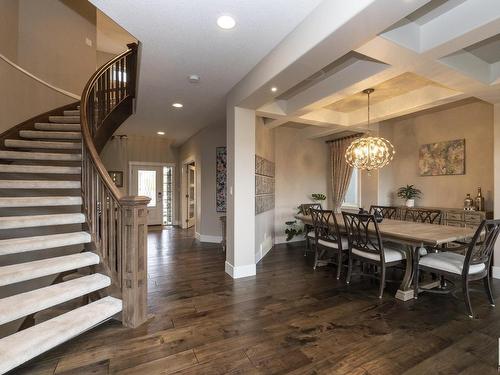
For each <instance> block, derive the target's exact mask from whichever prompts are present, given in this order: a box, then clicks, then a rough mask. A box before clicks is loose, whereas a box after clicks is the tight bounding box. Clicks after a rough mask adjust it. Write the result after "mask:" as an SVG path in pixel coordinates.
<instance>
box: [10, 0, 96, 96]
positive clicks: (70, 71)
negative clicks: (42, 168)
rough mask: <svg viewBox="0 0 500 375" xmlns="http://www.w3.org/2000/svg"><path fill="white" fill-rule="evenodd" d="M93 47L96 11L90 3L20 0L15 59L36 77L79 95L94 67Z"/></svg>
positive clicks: (61, 0)
mask: <svg viewBox="0 0 500 375" xmlns="http://www.w3.org/2000/svg"><path fill="white" fill-rule="evenodd" d="M87 38H88V39H89V40H90V41H91V42H92V46H88V45H87V44H86V43H85V40H86V39H87ZM95 46H96V10H95V7H94V6H93V5H92V4H91V3H90V2H88V1H80V0H37V1H33V0H19V36H18V59H17V60H18V64H19V65H20V66H22V67H23V68H25V69H26V70H28V71H29V72H31V73H33V74H34V75H36V76H37V77H40V78H42V79H43V80H45V81H47V82H50V83H51V84H53V85H55V86H58V87H61V88H63V89H65V90H68V91H70V92H73V93H75V94H77V95H80V94H81V92H82V90H83V87H84V86H85V84H86V83H87V81H88V79H89V78H90V76H91V75H92V73H93V72H94V71H95V68H96V48H95Z"/></svg>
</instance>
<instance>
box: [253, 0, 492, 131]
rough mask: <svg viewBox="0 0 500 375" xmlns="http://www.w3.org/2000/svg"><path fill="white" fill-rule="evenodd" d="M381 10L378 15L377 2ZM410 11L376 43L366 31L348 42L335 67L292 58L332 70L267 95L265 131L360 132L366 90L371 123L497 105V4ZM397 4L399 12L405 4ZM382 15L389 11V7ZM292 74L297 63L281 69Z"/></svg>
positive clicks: (320, 58) (467, 0)
mask: <svg viewBox="0 0 500 375" xmlns="http://www.w3.org/2000/svg"><path fill="white" fill-rule="evenodd" d="M374 3H377V1H373V2H372V5H374ZM380 3H381V7H382V8H381V9H384V8H383V5H382V3H383V1H380ZM410 3H411V5H415V8H414V9H413V10H411V11H409V12H408V13H407V14H404V15H403V16H402V17H400V18H399V19H395V20H394V21H393V22H392V24H389V25H387V26H386V27H385V28H384V29H383V30H380V31H379V32H378V33H376V34H374V35H373V34H372V35H369V32H368V31H367V32H366V34H363V35H362V36H363V37H364V40H363V41H361V40H362V38H360V39H359V40H354V39H353V38H351V40H352V41H351V43H350V44H349V42H348V41H347V42H346V45H350V47H351V49H350V51H345V50H344V52H343V53H342V54H340V53H337V56H336V58H335V59H333V60H327V57H326V56H325V53H323V54H320V53H317V52H316V51H314V49H311V50H310V51H309V52H306V53H304V55H303V56H302V58H301V59H302V60H299V59H297V58H296V60H297V61H306V60H308V59H310V58H311V56H313V55H314V56H315V57H316V59H317V60H316V62H317V65H320V64H321V65H322V66H323V67H333V69H330V70H326V71H325V68H320V69H316V70H315V71H310V72H309V73H307V74H306V73H305V72H304V76H305V77H306V79H304V78H302V79H301V80H297V81H296V82H290V81H293V79H294V77H292V76H289V79H288V82H289V84H290V88H286V87H284V92H282V93H277V94H276V95H274V98H273V97H271V98H269V93H267V98H268V99H267V100H265V101H263V100H261V101H260V103H261V104H259V105H257V106H256V107H255V108H256V110H257V114H258V115H260V116H263V117H266V121H265V124H266V126H267V127H269V128H272V127H277V126H282V125H284V124H289V123H290V122H293V123H302V124H306V125H308V126H307V127H306V128H304V129H302V130H301V131H302V132H303V134H304V136H307V137H310V138H320V137H325V136H329V135H333V134H336V133H342V132H345V131H364V130H366V129H365V125H366V105H367V98H366V94H363V93H362V91H363V90H364V89H366V88H370V87H371V88H375V92H374V94H372V96H371V104H372V107H371V115H372V116H371V117H372V121H373V122H380V121H384V120H388V119H392V118H395V117H399V116H406V115H409V114H411V113H415V112H420V111H425V110H431V109H433V108H437V107H440V106H444V105H449V104H450V103H454V102H459V101H460V102H462V101H463V100H465V99H468V98H475V99H478V100H482V101H486V102H489V103H492V104H499V103H500V34H499V30H500V1H498V0H481V1H477V0H448V1H442V0H433V1H428V0H427V1H421V2H417V1H408V2H406V4H410ZM417 3H418V4H417ZM392 4H394V5H396V3H394V2H393V3H392ZM397 4H399V5H400V6H401V7H402V6H403V2H401V3H397ZM385 9H386V10H387V9H389V8H388V7H387V3H385ZM407 9H410V7H408V8H407ZM369 12H370V10H368V8H366V9H364V10H363V11H362V12H361V14H363V15H366V19H367V20H368V19H369V18H368V14H369ZM359 14H360V13H358V15H359ZM381 17H384V16H381ZM387 18H389V16H387ZM358 22H359V20H358ZM458 25H459V27H458ZM380 26H382V23H381V24H380ZM455 26H457V27H455ZM349 27H351V24H350V23H349V22H347V23H346V24H344V28H346V29H349ZM350 30H351V31H350V33H351V34H350V35H354V34H353V32H352V30H356V31H358V32H359V31H360V30H361V29H359V23H358V29H356V24H355V22H354V19H353V24H352V29H350ZM342 35H348V34H347V33H346V32H345V31H344V30H342V29H337V30H334V31H333V32H332V33H331V34H330V35H329V38H331V39H330V40H331V43H332V44H331V46H334V44H333V43H337V44H340V43H341V41H343V39H342ZM331 48H332V47H331ZM339 52H340V49H339ZM333 55H334V54H333V53H331V54H330V58H331V57H332V56H333ZM296 66H297V63H296V62H290V65H289V66H288V67H287V68H286V69H287V70H288V71H291V70H292V69H293V68H294V67H296ZM263 68H264V67H262V69H263ZM300 68H302V69H303V68H304V66H303V65H301V66H300ZM300 68H296V69H298V70H299V71H300ZM284 71H285V70H284ZM283 74H284V73H281V75H283ZM280 77H281V76H280V74H277V75H276V76H275V77H274V78H271V79H269V85H271V84H275V82H278V80H279V79H280ZM288 82H287V83H288ZM262 86H264V85H262ZM259 93H260V92H259ZM252 95H253V96H252V98H253V99H252V100H253V102H258V100H256V99H255V98H256V97H257V98H258V96H256V94H255V93H254V94H252ZM260 95H261V96H260V97H261V98H262V97H264V95H263V94H262V93H261V94H260ZM247 101H248V100H247Z"/></svg>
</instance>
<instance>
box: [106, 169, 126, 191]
mask: <svg viewBox="0 0 500 375" xmlns="http://www.w3.org/2000/svg"><path fill="white" fill-rule="evenodd" d="M108 174H109V177H111V179H112V180H113V182H114V183H115V185H116V187H119V188H121V187H123V171H108Z"/></svg>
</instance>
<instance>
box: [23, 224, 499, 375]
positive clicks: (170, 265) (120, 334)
mask: <svg viewBox="0 0 500 375" xmlns="http://www.w3.org/2000/svg"><path fill="white" fill-rule="evenodd" d="M224 259H225V257H224V253H222V252H221V250H220V247H219V246H218V244H201V243H199V242H198V241H196V240H195V239H194V237H193V232H192V230H189V231H187V230H181V229H175V228H167V229H165V230H163V231H150V233H149V260H148V261H149V311H150V313H153V314H154V315H155V317H154V319H151V320H150V321H149V322H148V323H146V324H145V325H143V326H142V327H140V328H138V329H136V330H131V329H127V328H124V327H122V325H121V324H120V323H119V322H116V321H110V322H107V323H105V324H103V325H101V326H99V327H97V328H95V329H94V330H92V331H90V332H88V333H86V334H84V335H81V336H80V337H78V338H76V339H74V340H72V341H70V342H68V343H66V344H63V345H62V346H60V347H59V348H57V349H55V350H52V351H50V352H48V353H47V354H45V355H44V356H42V357H40V358H38V359H36V361H35V362H36V363H29V364H27V365H25V366H24V367H22V368H21V369H18V370H17V371H16V372H15V374H30V375H33V374H143V375H146V374H147V375H150V374H173V373H175V374H204V375H206V374H228V373H231V374H288V373H292V374H401V373H406V372H405V371H408V372H407V373H408V374H424V373H430V372H433V373H437V372H439V371H438V370H440V371H442V373H463V374H466V373H479V372H480V373H482V374H489V373H491V374H494V373H496V367H495V366H496V350H497V347H496V343H497V334H496V333H497V332H498V327H499V326H500V312H499V311H498V309H496V310H493V309H490V308H489V306H488V304H487V303H486V297H485V296H484V295H483V293H482V291H481V292H475V293H473V301H472V302H473V306H474V308H475V313H476V314H478V315H479V317H480V319H475V320H469V319H468V318H467V316H466V314H465V311H464V306H463V302H462V301H461V300H460V299H458V300H457V299H455V298H452V297H451V296H445V297H443V296H437V295H433V296H430V295H425V294H424V295H422V297H420V298H419V301H418V303H417V304H413V303H412V302H409V303H402V302H400V301H397V300H395V299H394V298H392V296H393V293H394V289H395V286H396V285H389V287H388V290H387V292H386V295H385V298H384V299H383V300H382V301H380V300H378V298H377V287H378V286H377V283H376V282H372V281H370V280H362V281H360V279H359V278H358V277H356V278H354V280H353V283H352V285H351V286H350V287H349V288H347V287H346V286H345V283H344V281H343V280H340V281H336V280H335V278H334V273H333V270H332V269H331V268H325V267H322V268H318V269H317V270H316V271H315V272H314V271H313V270H312V267H311V264H312V258H311V256H308V257H307V258H304V256H303V247H302V245H301V244H300V243H299V244H294V245H291V244H289V245H280V246H277V247H276V248H275V249H273V250H272V251H271V252H270V253H269V255H268V256H266V257H265V258H264V259H263V260H262V261H261V262H260V263H259V265H258V267H257V276H256V277H250V278H246V279H239V280H233V279H231V278H230V277H229V276H228V275H226V274H225V273H224ZM494 286H495V287H496V290H497V293H496V295H498V294H499V293H498V292H499V291H500V283H498V282H495V283H494ZM478 290H481V289H480V288H478ZM459 297H460V296H459ZM442 311H447V314H446V315H444V314H442V313H441V312H442ZM478 363H480V364H479V365H478ZM471 366H474V368H472V367H471Z"/></svg>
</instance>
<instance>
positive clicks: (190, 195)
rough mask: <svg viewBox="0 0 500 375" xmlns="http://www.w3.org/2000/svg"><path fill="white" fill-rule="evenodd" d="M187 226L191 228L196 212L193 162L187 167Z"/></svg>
mask: <svg viewBox="0 0 500 375" xmlns="http://www.w3.org/2000/svg"><path fill="white" fill-rule="evenodd" d="M186 200H187V216H186V217H187V220H186V222H187V227H188V228H191V227H192V226H193V225H194V223H195V212H196V168H195V166H194V164H189V165H188V167H187V194H186Z"/></svg>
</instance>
